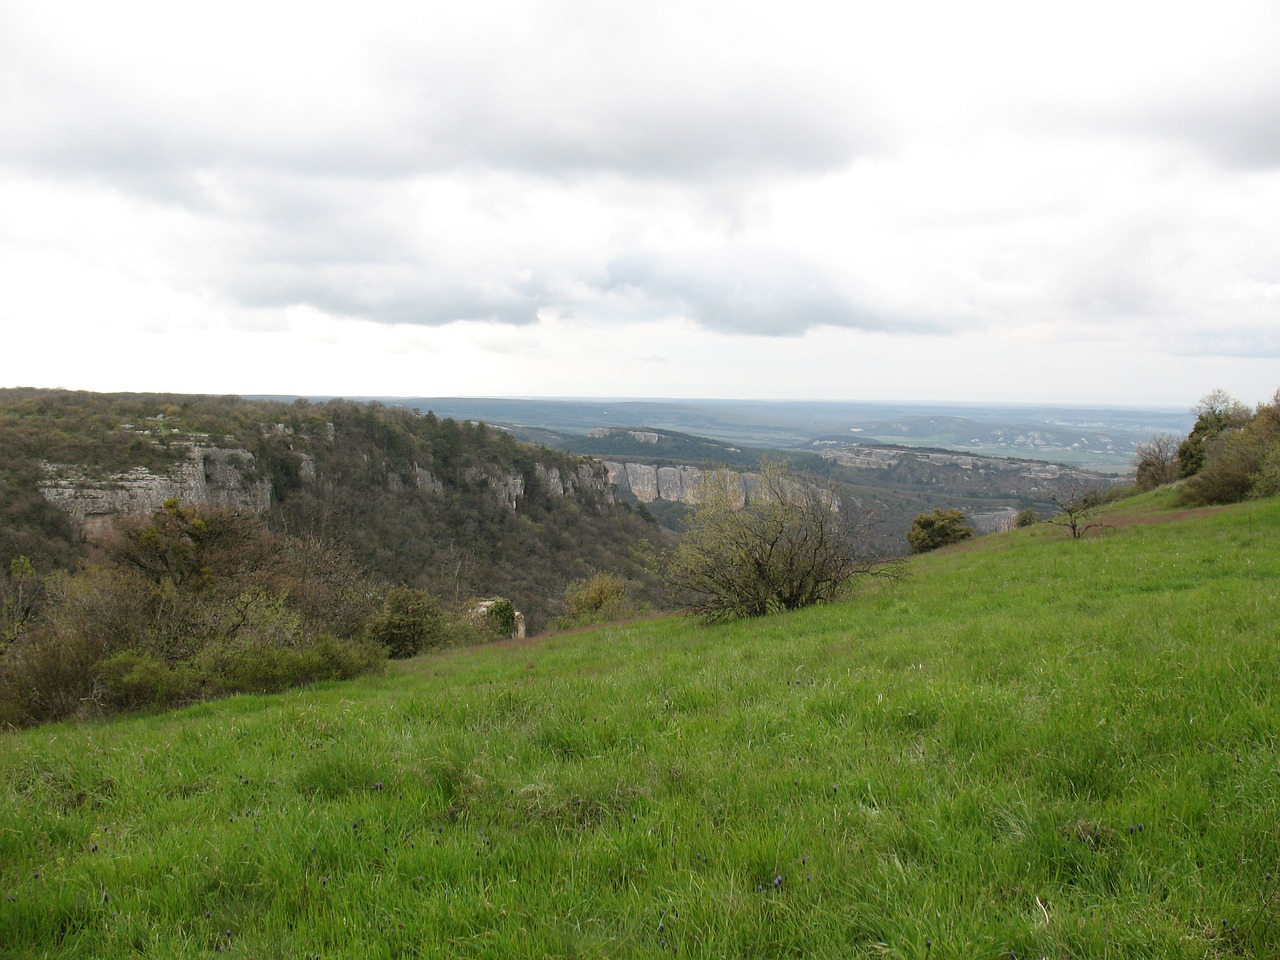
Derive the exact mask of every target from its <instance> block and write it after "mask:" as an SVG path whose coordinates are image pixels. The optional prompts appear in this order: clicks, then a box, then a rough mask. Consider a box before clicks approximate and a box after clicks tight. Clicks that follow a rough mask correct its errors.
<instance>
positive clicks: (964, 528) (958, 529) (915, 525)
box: [907, 508, 973, 553]
mask: <svg viewBox="0 0 1280 960" xmlns="http://www.w3.org/2000/svg"><path fill="white" fill-rule="evenodd" d="M972 536H973V527H971V526H969V525H968V524H967V523H965V522H964V514H963V513H962V512H961V511H959V510H943V509H941V508H939V509H937V510H934V511H933V512H932V513H922V514H920V515H919V516H918V517H916V518H915V520H913V521H912V522H911V529H910V530H908V531H907V545H908V546H909V547H910V552H911V553H927V552H928V551H930V550H937V549H938V548H939V547H945V546H947V545H948V544H951V543H959V542H960V541H962V540H968V539H969V538H970V537H972Z"/></svg>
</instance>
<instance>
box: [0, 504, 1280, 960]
mask: <svg viewBox="0 0 1280 960" xmlns="http://www.w3.org/2000/svg"><path fill="white" fill-rule="evenodd" d="M1161 506H1162V503H1161V501H1160V500H1159V498H1155V499H1152V498H1143V500H1142V501H1139V502H1131V503H1130V504H1128V505H1121V507H1120V509H1121V510H1124V511H1127V512H1130V513H1131V514H1134V515H1140V516H1143V517H1145V518H1146V519H1150V518H1151V517H1152V516H1153V515H1154V514H1155V513H1156V512H1157V511H1158V508H1159V507H1161ZM1278 529H1280V502H1274V501H1273V502H1266V503H1260V504H1259V503H1255V504H1248V505H1244V506H1240V507H1237V508H1231V509H1227V510H1222V511H1218V512H1213V513H1207V514H1201V515H1197V516H1194V517H1190V518H1185V519H1180V520H1175V521H1172V522H1163V523H1137V524H1133V525H1127V526H1116V527H1114V528H1112V529H1108V530H1103V531H1093V532H1091V533H1090V535H1089V537H1088V538H1087V539H1085V540H1083V541H1077V542H1073V541H1070V540H1068V539H1065V537H1064V535H1063V532H1062V531H1061V530H1060V529H1059V528H1051V527H1048V526H1040V527H1036V528H1032V529H1030V530H1025V531H1020V532H1018V533H1016V534H1012V535H1008V536H1004V537H998V538H987V539H985V540H983V541H980V542H978V543H974V544H972V545H966V546H962V547H961V548H960V549H953V550H950V551H944V552H941V553H938V554H933V555H929V556H926V557H923V558H919V559H918V560H916V561H915V562H914V566H913V575H912V577H911V579H910V580H909V581H907V582H905V583H901V584H894V585H883V586H877V587H874V588H872V589H869V590H868V591H866V592H865V593H864V595H863V596H861V597H859V598H856V599H855V600H854V601H852V602H850V603H848V604H847V605H842V606H837V607H829V608H825V609H819V610H812V611H807V612H803V613H800V614H798V615H793V616H787V617H778V618H775V619H771V620H767V621H762V622H755V623H747V624H738V625H732V626H727V627H717V628H702V627H698V626H695V625H691V624H689V623H687V622H683V621H679V620H674V621H661V622H656V623H652V624H642V625H633V626H626V627H618V628H610V629H602V630H598V631H594V632H590V633H583V634H576V635H573V636H563V637H559V638H553V639H550V640H547V641H544V642H542V643H538V644H534V645H528V646H506V647H495V648H488V649H478V650H467V651H461V652H456V653H451V654H447V655H443V656H437V657H431V658H424V659H422V660H419V661H417V662H414V663H410V664H408V665H405V666H403V667H402V668H401V669H399V670H397V671H396V672H394V673H393V674H390V675H388V676H386V677H383V678H380V679H377V680H373V681H365V682H361V683H349V684H342V685H333V686H330V687H327V688H322V689H314V690H309V691H304V692H300V693H293V694H288V695H284V696H277V697H268V698H240V699H237V700H233V701H230V702H226V703H220V704H208V705H202V706H198V707H195V708H192V709H189V710H186V711H184V712H181V713H178V714H172V715H168V716H155V717H140V718H131V719H125V720H120V721H117V722H114V723H110V724H104V725H93V726H81V727H73V726H59V727H48V728H43V729H39V730H35V731H30V732H25V733H21V734H4V735H2V736H0V951H2V950H3V949H4V947H5V946H8V947H9V949H10V950H11V951H13V953H14V955H23V956H26V955H37V956H39V955H48V956H84V957H106V956H124V955H129V954H133V953H135V952H137V951H146V953H147V955H149V956H201V955H211V954H212V953H214V952H218V951H220V950H222V949H225V950H228V951H230V952H231V953H232V954H233V955H241V956H265V955H290V956H304V955H320V956H324V957H341V956H350V957H357V956H359V957H365V956H371V957H379V956H385V957H392V956H451V957H509V956H531V957H537V956H575V955H576V956H599V957H616V956H632V955H635V956H660V955H664V954H666V953H668V952H670V953H675V955H677V956H691V957H750V956H759V957H778V956H805V957H848V956H881V955H886V956H897V957H917V958H920V957H930V958H933V957H956V958H961V957H963V958H970V957H1008V956H1014V955H1016V956H1018V957H1042V956H1043V957H1103V956H1116V957H1142V956H1149V957H1205V956H1209V957H1219V956H1222V957H1226V956H1254V957H1268V956H1275V953H1274V949H1275V948H1274V944H1275V943H1276V942H1277V941H1280V890H1278V889H1277V880H1276V879H1275V875H1276V874H1277V873H1280V869H1278V868H1280V827H1278V826H1277V824H1280V760H1278V759H1277V755H1276V744H1277V738H1278V734H1280V703H1278V702H1277V700H1280V644H1278V641H1280V633H1278V628H1277V622H1280V617H1277V602H1276V598H1277V592H1278V591H1280V550H1277V543H1278V541H1277V530H1278Z"/></svg>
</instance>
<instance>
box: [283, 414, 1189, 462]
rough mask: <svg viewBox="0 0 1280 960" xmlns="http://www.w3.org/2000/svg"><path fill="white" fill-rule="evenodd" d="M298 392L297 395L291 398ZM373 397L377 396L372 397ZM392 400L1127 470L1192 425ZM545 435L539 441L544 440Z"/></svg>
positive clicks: (734, 441) (533, 418) (493, 418)
mask: <svg viewBox="0 0 1280 960" xmlns="http://www.w3.org/2000/svg"><path fill="white" fill-rule="evenodd" d="M290 399H291V398H290ZM366 399H372V398H366ZM377 399H379V400H381V401H382V402H384V403H386V404H387V405H388V406H394V405H403V406H409V407H413V408H414V409H419V410H428V409H430V410H434V411H435V413H436V414H437V415H439V416H450V417H455V418H458V419H475V420H484V421H485V422H487V423H496V424H502V425H504V426H508V427H511V428H512V429H515V430H518V431H522V432H524V433H525V434H526V435H529V434H530V433H532V432H533V431H538V430H547V431H550V432H551V434H552V435H556V434H564V433H569V434H578V435H585V434H586V433H587V432H588V431H590V430H592V429H594V428H606V427H618V428H628V429H632V428H635V427H636V426H637V425H639V424H647V425H649V427H650V428H653V429H657V430H666V431H674V432H678V433H686V434H692V435H696V436H700V437H707V438H711V439H714V440H718V441H720V442H722V443H726V444H729V445H731V446H737V447H762V448H774V449H781V450H791V451H800V450H810V449H812V447H813V444H814V442H815V441H819V442H821V441H826V440H832V439H835V440H844V441H846V442H858V443H866V442H867V441H870V440H880V441H884V442H889V443H899V444H905V445H908V446H932V447H941V448H948V449H957V450H964V451H965V452H968V453H980V454H985V455H988V456H1001V457H1008V456H1015V457H1026V458H1031V459H1037V460H1048V461H1052V462H1061V463H1068V464H1071V465H1072V466H1076V467H1081V468H1086V469H1092V470H1101V471H1106V472H1109V473H1116V474H1123V473H1129V472H1130V471H1131V459H1132V457H1133V454H1134V452H1135V451H1136V449H1137V446H1138V444H1140V443H1143V442H1145V441H1146V440H1149V439H1150V438H1151V437H1152V436H1153V435H1154V434H1157V433H1164V432H1168V433H1175V434H1179V435H1182V434H1186V433H1187V431H1188V430H1190V428H1191V424H1192V421H1193V419H1194V418H1193V417H1192V416H1191V414H1190V413H1189V411H1187V410H1165V409H1155V408H1128V407H1117V408H1107V407H1071V406H1057V405H1032V404H986V405H983V404H973V403H882V402H877V403H855V402H834V401H832V402H817V401H774V400H750V401H748V400H582V399H522V398H506V399H496V398H459V397H380V398H377ZM540 442H541V441H540Z"/></svg>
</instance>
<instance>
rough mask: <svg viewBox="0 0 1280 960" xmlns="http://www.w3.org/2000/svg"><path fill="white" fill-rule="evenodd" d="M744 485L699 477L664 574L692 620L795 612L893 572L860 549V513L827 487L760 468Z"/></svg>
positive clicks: (863, 531) (732, 478) (773, 466)
mask: <svg viewBox="0 0 1280 960" xmlns="http://www.w3.org/2000/svg"><path fill="white" fill-rule="evenodd" d="M750 479H751V482H750V483H744V481H743V478H742V476H741V475H739V474H736V473H732V472H729V471H723V470H719V471H709V472H708V473H706V474H704V475H703V479H702V485H701V487H700V489H699V494H698V503H697V505H696V506H695V508H694V509H693V512H692V513H691V514H690V515H689V518H688V520H687V522H686V523H687V526H686V529H685V534H684V538H683V540H682V541H681V543H680V545H679V546H678V547H677V548H676V550H675V552H674V554H673V555H672V557H671V561H670V563H669V564H668V566H667V572H666V581H667V585H668V587H669V588H670V589H671V590H672V591H673V593H675V594H676V596H677V597H678V599H680V600H681V601H683V603H684V605H685V606H686V607H687V608H688V609H689V610H690V611H691V612H693V613H695V614H697V615H699V616H701V617H702V618H703V619H705V620H707V621H713V622H714V621H721V620H731V619H736V618H740V617H759V616H763V615H765V614H769V613H774V612H776V611H780V610H795V609H798V608H800V607H807V606H811V605H813V604H817V603H825V602H828V601H830V600H832V599H834V598H835V597H836V595H837V594H838V593H839V592H840V590H841V589H842V588H843V587H845V586H846V585H847V584H849V583H850V582H851V581H853V580H855V579H856V578H859V577H863V576H870V575H891V574H892V573H893V572H894V570H895V562H894V561H892V560H886V559H884V558H882V557H878V556H875V555H872V554H871V552H870V551H869V550H868V548H867V547H866V546H865V544H866V543H867V542H868V538H867V532H868V527H869V520H868V517H867V515H866V514H865V512H863V511H861V510H860V509H856V508H853V507H846V506H845V505H842V504H841V503H840V500H839V498H838V497H836V496H835V494H834V491H833V490H831V489H830V488H825V489H824V488H819V487H816V486H814V485H813V484H811V483H808V482H806V481H804V480H801V479H800V478H799V477H797V476H796V475H795V474H794V473H792V472H791V471H790V470H789V469H788V468H787V467H786V466H785V465H784V464H781V463H777V462H775V461H768V460H766V461H762V462H761V464H760V473H759V475H758V477H753V478H750Z"/></svg>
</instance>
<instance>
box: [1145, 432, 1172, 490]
mask: <svg viewBox="0 0 1280 960" xmlns="http://www.w3.org/2000/svg"><path fill="white" fill-rule="evenodd" d="M1181 445H1182V440H1181V439H1180V438H1179V437H1177V436H1175V435H1174V434H1172V433H1157V434H1156V435H1155V436H1154V437H1152V438H1151V439H1150V440H1148V441H1147V442H1146V443H1140V444H1138V452H1137V453H1136V454H1134V457H1133V468H1134V472H1135V479H1136V482H1137V484H1138V487H1139V489H1142V490H1154V489H1155V488H1156V487H1162V486H1164V485H1165V484H1166V483H1173V481H1175V480H1177V479H1178V447H1179V446H1181Z"/></svg>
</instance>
